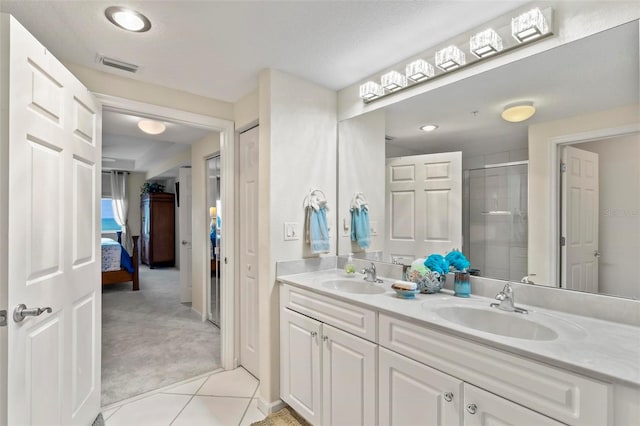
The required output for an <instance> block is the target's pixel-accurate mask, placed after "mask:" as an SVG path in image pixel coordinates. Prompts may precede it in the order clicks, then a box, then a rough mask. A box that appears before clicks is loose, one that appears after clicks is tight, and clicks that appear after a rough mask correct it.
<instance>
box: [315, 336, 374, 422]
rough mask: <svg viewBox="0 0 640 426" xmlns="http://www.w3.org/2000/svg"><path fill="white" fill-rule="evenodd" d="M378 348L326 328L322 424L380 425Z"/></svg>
mask: <svg viewBox="0 0 640 426" xmlns="http://www.w3.org/2000/svg"><path fill="white" fill-rule="evenodd" d="M377 348H378V346H377V345H376V344H374V343H371V342H369V341H367V340H364V339H362V338H360V337H356V336H354V335H353V334H349V333H346V332H344V331H341V330H338V329H337V328H334V327H331V326H330V325H327V324H323V325H322V395H323V398H322V404H323V408H322V424H323V425H333V426H343V425H345V426H356V425H374V424H376V364H377V362H376V361H377V360H376V357H377Z"/></svg>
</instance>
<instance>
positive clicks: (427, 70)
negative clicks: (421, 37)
mask: <svg viewBox="0 0 640 426" xmlns="http://www.w3.org/2000/svg"><path fill="white" fill-rule="evenodd" d="M405 74H406V76H407V78H408V79H409V80H411V81H415V82H418V81H422V80H426V79H427V78H431V77H433V76H434V75H435V70H434V69H433V65H431V64H430V63H429V62H427V61H425V60H424V59H418V60H417V61H413V62H411V63H410V64H407V67H406V68H405Z"/></svg>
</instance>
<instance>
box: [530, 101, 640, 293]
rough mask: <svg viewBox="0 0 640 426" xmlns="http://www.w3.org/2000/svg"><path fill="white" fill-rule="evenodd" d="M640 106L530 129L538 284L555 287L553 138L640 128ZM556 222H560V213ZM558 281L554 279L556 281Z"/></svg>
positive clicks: (533, 262)
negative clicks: (552, 209) (551, 253)
mask: <svg viewBox="0 0 640 426" xmlns="http://www.w3.org/2000/svg"><path fill="white" fill-rule="evenodd" d="M638 117H640V105H630V106H627V107H621V108H616V109H613V110H609V111H601V112H597V113H593V114H586V115H581V116H577V117H572V118H567V119H564V120H558V121H552V122H547V123H538V124H534V125H532V126H530V127H529V249H528V252H529V267H528V273H529V274H536V283H539V284H543V285H552V286H555V285H556V283H555V282H550V281H552V280H553V279H552V278H550V277H552V276H554V274H553V269H554V266H553V265H552V264H551V261H550V247H552V244H551V238H552V237H551V235H552V223H553V222H552V217H551V215H552V213H551V182H550V180H551V164H550V162H551V152H552V148H551V145H552V141H551V139H552V138H555V137H560V136H565V135H580V134H583V133H586V132H593V131H599V130H603V129H615V128H619V127H623V126H629V125H636V126H637V125H638V122H639V119H638ZM553 214H554V218H555V219H554V222H555V221H557V213H555V212H554V213H553ZM554 281H555V280H554Z"/></svg>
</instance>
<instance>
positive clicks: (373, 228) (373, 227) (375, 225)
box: [369, 220, 378, 235]
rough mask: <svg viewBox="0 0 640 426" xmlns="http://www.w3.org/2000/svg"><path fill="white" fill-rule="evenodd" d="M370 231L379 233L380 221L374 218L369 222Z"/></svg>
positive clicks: (373, 233) (374, 233) (375, 233)
mask: <svg viewBox="0 0 640 426" xmlns="http://www.w3.org/2000/svg"><path fill="white" fill-rule="evenodd" d="M369 232H370V233H371V235H378V222H376V221H375V220H374V221H371V222H370V223H369Z"/></svg>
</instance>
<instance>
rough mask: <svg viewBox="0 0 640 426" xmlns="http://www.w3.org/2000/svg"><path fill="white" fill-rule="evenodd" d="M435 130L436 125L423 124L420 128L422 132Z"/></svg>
mask: <svg viewBox="0 0 640 426" xmlns="http://www.w3.org/2000/svg"><path fill="white" fill-rule="evenodd" d="M437 128H438V125H437V124H425V125H424V126H422V127H420V130H422V131H423V132H433V131H434V130H436V129H437Z"/></svg>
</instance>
